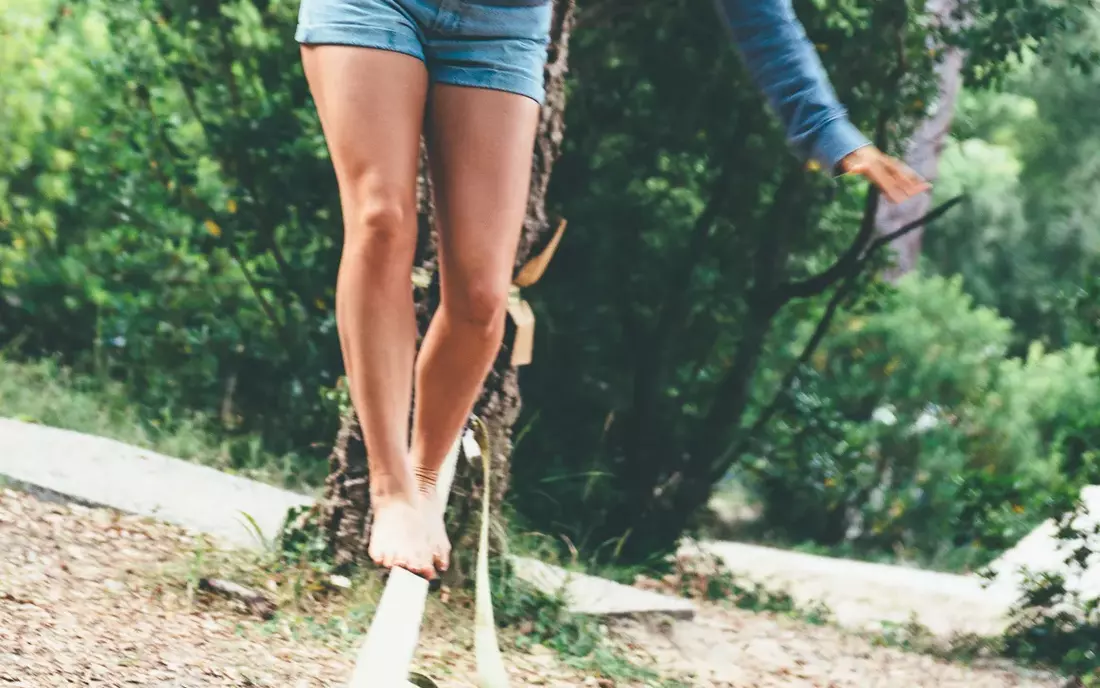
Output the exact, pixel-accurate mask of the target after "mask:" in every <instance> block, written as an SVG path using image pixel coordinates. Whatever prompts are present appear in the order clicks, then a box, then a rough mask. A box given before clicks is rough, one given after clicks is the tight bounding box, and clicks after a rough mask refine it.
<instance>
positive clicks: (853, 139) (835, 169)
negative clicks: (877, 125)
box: [813, 117, 871, 176]
mask: <svg viewBox="0 0 1100 688" xmlns="http://www.w3.org/2000/svg"><path fill="white" fill-rule="evenodd" d="M870 145H871V142H870V140H868V139H867V137H866V136H864V135H863V134H862V133H860V131H859V129H856V127H855V125H853V124H852V123H851V122H849V121H848V119H847V118H846V117H839V118H837V119H834V120H833V121H831V122H829V123H828V124H826V125H825V127H824V128H823V129H822V130H821V133H819V134H818V135H817V140H816V141H815V142H814V149H813V157H814V159H815V160H817V162H818V163H819V164H820V165H821V166H822V167H823V168H825V169H827V170H830V171H831V172H832V174H833V176H839V175H840V174H842V171H841V169H840V161H841V160H843V159H844V158H846V157H848V155H849V154H851V153H852V152H853V151H855V150H858V149H860V148H863V147H864V146H870Z"/></svg>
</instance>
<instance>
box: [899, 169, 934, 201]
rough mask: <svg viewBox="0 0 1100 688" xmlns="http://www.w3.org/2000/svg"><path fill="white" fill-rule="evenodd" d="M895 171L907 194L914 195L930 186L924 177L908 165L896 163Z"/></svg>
mask: <svg viewBox="0 0 1100 688" xmlns="http://www.w3.org/2000/svg"><path fill="white" fill-rule="evenodd" d="M895 173H896V174H897V175H899V177H900V178H901V185H902V188H903V189H904V190H905V193H906V194H907V195H909V196H916V195H917V194H920V193H924V192H925V191H927V190H928V189H929V188H931V185H930V184H929V183H928V182H927V181H926V180H925V179H924V177H922V176H920V175H919V174H917V173H916V172H915V171H914V170H913V169H912V168H910V167H909V166H908V165H905V164H903V163H898V164H897V169H896V170H895Z"/></svg>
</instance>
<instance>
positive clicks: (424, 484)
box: [413, 464, 439, 497]
mask: <svg viewBox="0 0 1100 688" xmlns="http://www.w3.org/2000/svg"><path fill="white" fill-rule="evenodd" d="M413 475H414V476H415V477H416V489H417V491H418V492H419V493H420V494H421V496H423V497H434V496H435V493H436V489H435V483H436V480H438V479H439V471H436V470H432V469H430V468H427V467H426V466H422V465H420V464H417V465H416V467H415V468H413Z"/></svg>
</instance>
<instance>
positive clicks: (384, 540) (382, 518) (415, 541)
mask: <svg viewBox="0 0 1100 688" xmlns="http://www.w3.org/2000/svg"><path fill="white" fill-rule="evenodd" d="M371 501H372V506H373V508H374V522H373V523H372V524H371V529H370V545H369V546H368V548H367V553H368V554H369V555H370V558H371V560H373V561H374V563H375V564H378V565H379V566H381V567H383V568H387V569H390V568H393V567H395V566H396V567H398V568H403V569H407V570H409V571H411V572H412V573H415V574H417V575H420V576H423V577H425V578H428V579H429V580H430V579H432V578H434V577H435V569H434V568H433V567H432V555H431V550H430V549H429V546H428V542H429V540H428V538H427V537H426V535H425V519H424V514H423V512H422V511H421V509H420V504H419V500H418V499H417V498H416V497H413V498H407V497H404V496H400V497H398V496H390V497H372V498H371Z"/></svg>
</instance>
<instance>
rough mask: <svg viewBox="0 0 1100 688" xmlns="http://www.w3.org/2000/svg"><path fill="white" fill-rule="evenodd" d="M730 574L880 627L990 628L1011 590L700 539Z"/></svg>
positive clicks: (997, 627)
mask: <svg viewBox="0 0 1100 688" xmlns="http://www.w3.org/2000/svg"><path fill="white" fill-rule="evenodd" d="M695 547H697V548H701V549H702V550H704V551H706V552H709V553H711V554H714V555H717V556H718V557H719V558H721V560H722V561H723V562H724V563H725V565H726V566H727V567H728V568H729V569H730V570H731V571H733V572H734V573H735V574H738V575H740V576H742V577H743V578H745V579H747V580H749V581H753V582H756V583H760V584H762V585H764V587H766V588H768V589H773V590H781V591H785V592H787V593H789V594H790V595H791V596H792V597H793V598H794V599H795V601H796V602H797V603H798V604H800V605H804V606H805V605H810V604H813V603H816V602H821V603H824V604H825V606H827V607H828V608H829V609H830V611H832V613H833V615H834V616H835V618H836V621H837V622H838V623H839V624H840V625H841V626H844V627H848V628H853V629H856V630H878V629H881V628H882V626H883V622H888V623H892V624H904V623H906V622H908V621H909V620H910V619H911V618H916V619H917V620H918V621H919V622H920V623H922V624H923V625H924V626H926V627H927V628H928V629H929V630H930V631H932V632H933V633H935V634H937V635H941V636H950V635H953V634H956V633H977V634H980V635H994V634H997V633H998V632H1000V631H1001V630H1002V629H1003V628H1004V627H1005V624H1006V622H1007V613H1008V610H1009V609H1010V607H1011V605H1012V602H1013V601H1014V600H1015V595H1014V594H1013V593H1012V591H1006V590H1003V589H986V588H985V587H984V586H983V580H982V579H981V578H979V577H978V576H961V575H954V574H949V573H941V572H938V571H927V570H922V569H915V568H909V567H904V566H894V565H887V564H875V563H870V562H862V561H853V560H850V559H838V558H834V557H822V556H817V555H812V554H804V553H801V552H791V551H788V550H781V549H775V548H771V547H761V546H757V545H746V544H742V543H736V542H704V543H699V544H698V545H692V546H690V547H687V548H685V554H690V550H691V548H695Z"/></svg>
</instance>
